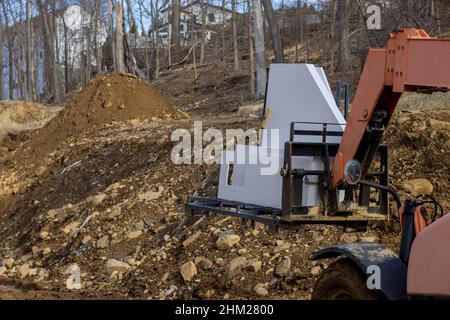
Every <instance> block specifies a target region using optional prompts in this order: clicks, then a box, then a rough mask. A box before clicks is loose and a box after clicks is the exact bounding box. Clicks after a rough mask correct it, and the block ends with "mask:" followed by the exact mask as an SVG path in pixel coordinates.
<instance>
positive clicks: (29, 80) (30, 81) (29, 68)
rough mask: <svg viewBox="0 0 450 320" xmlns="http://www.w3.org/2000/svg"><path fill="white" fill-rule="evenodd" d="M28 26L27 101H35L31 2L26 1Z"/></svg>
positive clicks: (26, 52) (26, 50)
mask: <svg viewBox="0 0 450 320" xmlns="http://www.w3.org/2000/svg"><path fill="white" fill-rule="evenodd" d="M26 2H27V3H26V13H25V15H26V25H27V32H26V49H25V54H26V61H27V62H26V79H27V86H26V88H27V89H26V94H25V99H26V100H32V99H33V75H32V70H33V68H32V57H31V51H32V49H31V19H30V0H26Z"/></svg>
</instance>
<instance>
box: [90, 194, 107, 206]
mask: <svg viewBox="0 0 450 320" xmlns="http://www.w3.org/2000/svg"><path fill="white" fill-rule="evenodd" d="M105 199H106V194H104V193H99V194H98V195H96V196H94V197H92V198H90V199H89V200H90V201H91V203H92V204H93V205H94V206H98V205H99V204H100V203H102V202H103V201H104V200H105Z"/></svg>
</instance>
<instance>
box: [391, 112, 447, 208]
mask: <svg viewBox="0 0 450 320" xmlns="http://www.w3.org/2000/svg"><path fill="white" fill-rule="evenodd" d="M385 139H386V141H385V142H387V143H388V145H389V147H390V157H389V160H390V175H391V183H392V184H393V185H394V186H395V187H397V188H399V187H400V185H401V183H402V182H403V181H405V180H407V179H413V178H426V179H428V180H430V181H431V183H432V184H433V185H434V194H435V195H436V196H437V198H438V200H439V201H441V202H442V204H443V205H444V207H445V208H444V209H446V210H449V209H450V206H449V204H450V183H449V181H448V177H449V176H450V157H449V150H450V110H448V109H438V110H428V111H426V112H425V111H421V112H417V111H416V112H405V111H404V112H399V113H397V115H396V116H395V118H394V119H393V121H392V124H391V126H390V128H389V130H388V132H387V133H386V138H385Z"/></svg>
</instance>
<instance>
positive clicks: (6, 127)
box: [0, 101, 61, 158]
mask: <svg viewBox="0 0 450 320" xmlns="http://www.w3.org/2000/svg"><path fill="white" fill-rule="evenodd" d="M60 110H61V108H58V107H47V106H43V105H40V104H38V103H34V102H25V101H1V102H0V158H2V157H3V156H5V155H6V154H8V152H9V151H13V150H15V149H16V147H17V146H18V145H19V144H20V142H22V141H24V140H26V139H27V137H28V136H29V130H35V129H39V128H42V127H43V126H44V125H45V124H46V123H47V122H49V121H50V120H51V119H53V117H55V116H56V115H57V114H58V112H59V111H60Z"/></svg>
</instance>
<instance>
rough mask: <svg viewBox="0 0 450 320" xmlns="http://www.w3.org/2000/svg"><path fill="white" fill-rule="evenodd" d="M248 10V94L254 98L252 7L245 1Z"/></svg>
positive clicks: (248, 0) (248, 1)
mask: <svg viewBox="0 0 450 320" xmlns="http://www.w3.org/2000/svg"><path fill="white" fill-rule="evenodd" d="M247 7H248V8H247V9H248V12H247V14H248V46H249V54H250V94H251V96H252V97H254V96H255V58H254V56H253V55H254V53H253V39H252V5H251V1H250V0H247Z"/></svg>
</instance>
